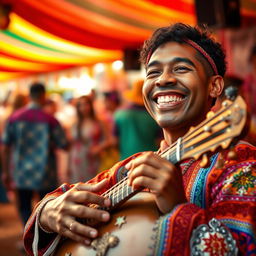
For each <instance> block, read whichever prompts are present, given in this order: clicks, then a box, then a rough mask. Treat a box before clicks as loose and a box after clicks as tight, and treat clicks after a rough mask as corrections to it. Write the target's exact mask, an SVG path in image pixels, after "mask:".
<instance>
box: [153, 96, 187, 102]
mask: <svg viewBox="0 0 256 256" xmlns="http://www.w3.org/2000/svg"><path fill="white" fill-rule="evenodd" d="M181 100H182V98H181V97H178V96H176V95H175V96H159V97H157V103H158V104H159V103H169V102H177V101H181Z"/></svg>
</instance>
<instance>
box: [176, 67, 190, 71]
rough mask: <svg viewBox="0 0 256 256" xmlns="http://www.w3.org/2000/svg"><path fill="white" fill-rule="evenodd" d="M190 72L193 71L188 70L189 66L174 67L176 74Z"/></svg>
mask: <svg viewBox="0 0 256 256" xmlns="http://www.w3.org/2000/svg"><path fill="white" fill-rule="evenodd" d="M189 70H191V69H190V68H188V67H187V66H176V67H174V71H175V72H185V71H189Z"/></svg>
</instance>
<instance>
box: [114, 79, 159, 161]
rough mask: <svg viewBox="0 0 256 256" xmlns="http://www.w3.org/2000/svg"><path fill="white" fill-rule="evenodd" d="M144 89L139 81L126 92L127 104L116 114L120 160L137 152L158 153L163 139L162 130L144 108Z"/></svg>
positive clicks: (116, 133) (124, 95)
mask: <svg viewBox="0 0 256 256" xmlns="http://www.w3.org/2000/svg"><path fill="white" fill-rule="evenodd" d="M142 87H143V80H142V79H139V80H137V81H135V82H134V84H133V85H132V87H131V89H129V90H126V91H124V93H123V98H124V100H126V101H127V104H126V105H125V106H124V107H122V108H119V109H118V110H117V111H116V112H115V114H114V121H115V135H116V137H117V141H118V148H119V153H120V160H123V159H125V158H127V157H129V156H131V155H133V154H135V153H137V152H142V151H149V150H151V151H156V150H157V148H158V146H159V142H160V138H161V137H162V136H161V129H160V128H159V126H158V125H157V123H156V122H155V121H154V119H153V118H152V117H151V116H150V115H149V113H148V112H147V110H146V108H145V106H144V103H143V97H142Z"/></svg>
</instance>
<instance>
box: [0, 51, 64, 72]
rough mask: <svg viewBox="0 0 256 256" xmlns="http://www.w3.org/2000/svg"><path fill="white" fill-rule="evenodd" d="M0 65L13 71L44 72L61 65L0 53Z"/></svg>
mask: <svg viewBox="0 0 256 256" xmlns="http://www.w3.org/2000/svg"><path fill="white" fill-rule="evenodd" d="M0 67H4V68H8V69H10V70H13V71H30V72H33V71H34V72H44V71H49V70H56V69H59V68H60V67H63V66H58V65H50V64H44V63H35V62H28V61H23V60H18V59H15V58H10V57H6V56H2V55H0Z"/></svg>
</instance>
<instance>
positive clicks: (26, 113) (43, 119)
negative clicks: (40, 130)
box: [9, 107, 59, 125]
mask: <svg viewBox="0 0 256 256" xmlns="http://www.w3.org/2000/svg"><path fill="white" fill-rule="evenodd" d="M9 120H10V122H11V123H13V122H20V121H25V122H32V123H37V122H38V123H49V124H50V125H57V124H58V123H59V122H58V120H57V119H56V118H55V117H54V116H51V115H49V114H48V113H45V112H44V111H43V110H42V109H41V108H28V107H24V108H22V109H19V110H17V111H15V112H14V113H13V114H12V115H11V116H10V118H9Z"/></svg>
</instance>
